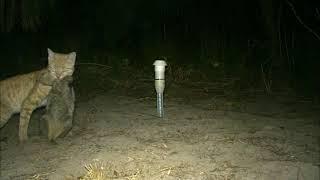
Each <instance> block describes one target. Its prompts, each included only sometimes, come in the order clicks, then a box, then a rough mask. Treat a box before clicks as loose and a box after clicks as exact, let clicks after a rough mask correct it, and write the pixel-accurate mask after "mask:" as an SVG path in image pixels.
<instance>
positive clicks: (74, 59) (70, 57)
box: [69, 52, 77, 65]
mask: <svg viewBox="0 0 320 180" xmlns="http://www.w3.org/2000/svg"><path fill="white" fill-rule="evenodd" d="M76 56H77V53H76V52H72V53H70V54H69V60H70V61H72V63H73V65H74V64H75V62H76Z"/></svg>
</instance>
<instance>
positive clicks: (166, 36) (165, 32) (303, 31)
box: [0, 0, 320, 97]
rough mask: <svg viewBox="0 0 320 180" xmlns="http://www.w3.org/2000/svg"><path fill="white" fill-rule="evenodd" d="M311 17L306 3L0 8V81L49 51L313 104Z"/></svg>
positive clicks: (19, 4)
mask: <svg viewBox="0 0 320 180" xmlns="http://www.w3.org/2000/svg"><path fill="white" fill-rule="evenodd" d="M319 12H320V10H319V7H317V6H316V1H308V2H307V1H289V0H281V1H269V0H259V1H253V0H246V1H192V0H184V1H169V0H161V1H144V0H137V1H125V0H118V1H85V0H80V1H62V0H49V1H41V0H1V1H0V30H1V34H0V39H1V40H0V58H1V62H0V63H1V64H0V65H1V73H0V78H1V79H2V78H5V77H8V76H11V75H14V74H19V73H23V72H29V71H32V70H34V69H38V68H41V67H43V66H44V65H45V64H46V49H47V47H50V48H52V49H54V50H56V51H61V52H69V51H77V53H78V63H79V64H80V63H99V64H103V65H106V66H111V67H112V68H113V70H115V69H118V68H119V67H123V65H124V64H127V65H128V66H130V68H132V69H131V70H134V69H135V68H138V67H144V68H145V69H148V68H149V69H150V71H151V70H152V62H153V61H154V59H156V58H166V59H167V60H168V62H169V64H170V65H171V68H172V72H173V73H176V74H177V71H179V69H180V71H181V73H186V74H184V75H180V76H181V77H185V76H192V77H197V78H204V77H205V78H206V80H214V79H219V78H224V77H233V78H236V79H239V81H237V86H239V87H240V88H249V87H250V88H262V89H264V90H265V91H266V92H267V93H272V92H273V91H275V90H277V89H286V88H289V89H293V90H294V91H295V92H297V93H299V94H300V93H301V94H303V95H307V96H311V97H315V96H316V94H319V91H320V85H319V84H320V83H319V80H318V78H319V70H318V67H319V65H320V63H319V59H320V53H319V48H320V38H319V23H320V14H319ZM81 67H83V66H81ZM99 70H100V69H99ZM117 72H118V71H117ZM120 72H121V71H120ZM196 72H198V74H197V73H196ZM91 75H92V74H91ZM94 76H95V75H94ZM174 77H177V76H174Z"/></svg>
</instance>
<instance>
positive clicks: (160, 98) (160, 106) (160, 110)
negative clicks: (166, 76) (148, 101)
mask: <svg viewBox="0 0 320 180" xmlns="http://www.w3.org/2000/svg"><path fill="white" fill-rule="evenodd" d="M157 111H158V116H159V117H161V118H162V117H163V93H157Z"/></svg>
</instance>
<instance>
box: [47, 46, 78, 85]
mask: <svg viewBox="0 0 320 180" xmlns="http://www.w3.org/2000/svg"><path fill="white" fill-rule="evenodd" d="M75 62H76V53H75V52H71V53H68V54H62V53H56V52H53V51H52V50H51V49H49V48H48V69H49V72H50V74H51V75H52V76H53V77H54V78H56V79H59V80H61V79H63V78H64V77H66V76H72V74H73V71H74V65H75Z"/></svg>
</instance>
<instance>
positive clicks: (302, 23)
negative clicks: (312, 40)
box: [286, 0, 320, 40]
mask: <svg viewBox="0 0 320 180" xmlns="http://www.w3.org/2000/svg"><path fill="white" fill-rule="evenodd" d="M286 2H287V3H288V5H289V6H290V8H291V10H292V12H293V14H294V16H295V17H296V18H297V20H298V21H299V23H300V24H301V25H302V26H303V27H304V28H306V29H307V30H308V31H309V32H311V33H312V34H313V35H314V36H315V37H316V38H317V39H318V40H320V36H319V35H318V34H317V33H316V32H315V31H314V30H313V29H311V28H310V27H309V26H307V25H306V24H305V23H304V22H303V21H302V19H301V18H300V17H299V16H298V14H297V12H296V9H295V8H294V6H293V4H292V3H291V2H289V1H288V0H286Z"/></svg>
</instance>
